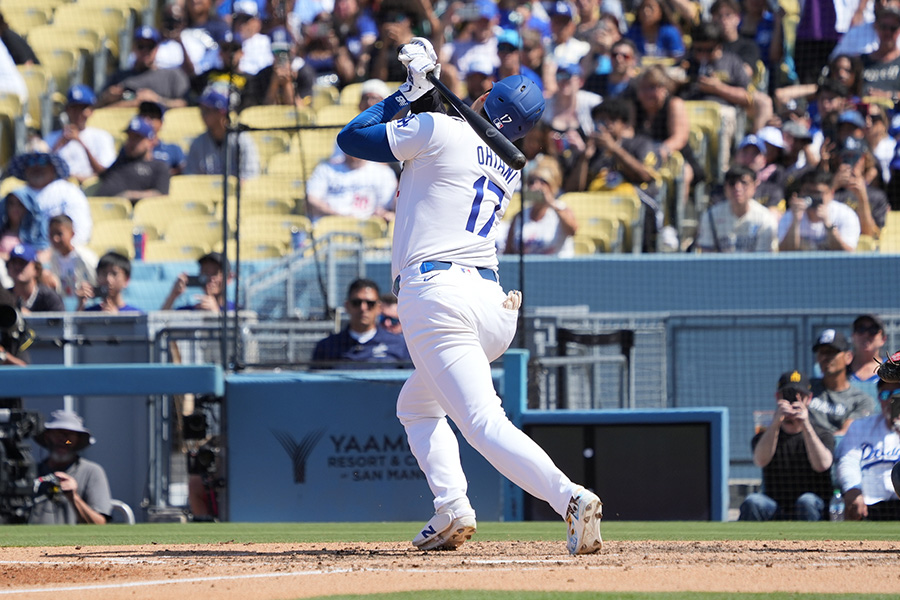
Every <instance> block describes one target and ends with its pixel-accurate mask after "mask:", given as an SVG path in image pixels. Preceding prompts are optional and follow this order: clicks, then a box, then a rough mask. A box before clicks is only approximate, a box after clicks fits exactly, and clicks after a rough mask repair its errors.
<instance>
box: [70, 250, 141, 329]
mask: <svg viewBox="0 0 900 600" xmlns="http://www.w3.org/2000/svg"><path fill="white" fill-rule="evenodd" d="M130 280H131V261H130V260H128V257H127V256H123V255H121V254H119V253H118V252H107V253H106V254H104V255H103V256H101V257H100V261H99V262H98V263H97V284H98V285H97V287H96V288H94V287H92V286H91V285H90V284H89V283H87V282H86V281H85V282H82V284H81V288H80V292H81V293H80V294H79V295H78V296H79V302H78V310H83V311H87V312H101V311H102V312H105V313H113V314H115V313H122V312H137V313H141V312H144V311H142V310H141V309H139V308H136V307H134V306H131V305H129V304H128V303H127V302H125V298H124V296H123V294H124V292H125V289H126V288H127V287H128V282H129V281H130ZM93 298H96V299H98V300H100V302H99V303H97V304H93V305H91V306H88V307H86V308H85V305H86V304H87V302H88V300H91V299H93Z"/></svg>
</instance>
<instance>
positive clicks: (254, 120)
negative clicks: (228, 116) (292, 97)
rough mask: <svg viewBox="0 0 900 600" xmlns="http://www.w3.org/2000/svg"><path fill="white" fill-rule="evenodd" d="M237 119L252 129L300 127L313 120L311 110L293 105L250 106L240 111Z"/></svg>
mask: <svg viewBox="0 0 900 600" xmlns="http://www.w3.org/2000/svg"><path fill="white" fill-rule="evenodd" d="M239 120H240V123H241V124H242V125H246V126H247V127H252V128H254V129H271V128H277V127H284V128H290V127H302V126H304V125H310V124H311V123H312V122H313V112H312V111H311V110H305V109H298V108H297V107H295V106H278V105H266V106H250V107H248V108H245V109H244V110H242V111H241V114H240V116H239Z"/></svg>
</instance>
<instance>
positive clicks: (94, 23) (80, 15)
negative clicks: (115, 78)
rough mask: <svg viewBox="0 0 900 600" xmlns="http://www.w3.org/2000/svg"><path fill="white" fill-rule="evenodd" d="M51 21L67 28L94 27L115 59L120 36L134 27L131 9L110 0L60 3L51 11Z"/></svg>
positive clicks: (117, 55) (117, 53)
mask: <svg viewBox="0 0 900 600" xmlns="http://www.w3.org/2000/svg"><path fill="white" fill-rule="evenodd" d="M53 23H54V24H56V25H62V26H64V27H67V28H72V27H78V28H87V29H94V30H95V31H97V32H98V33H100V34H101V35H102V36H103V37H104V38H105V40H104V43H105V45H106V47H107V48H108V49H109V50H110V52H111V53H112V55H113V57H115V58H116V59H118V57H119V38H120V36H121V35H122V34H123V32H130V31H132V30H133V29H134V17H133V15H132V14H131V10H130V9H129V8H126V7H122V6H114V5H113V4H112V3H111V2H110V3H106V4H103V5H89V4H88V5H85V4H82V3H81V2H73V3H71V4H62V5H60V6H58V7H57V8H56V11H55V12H54V13H53Z"/></svg>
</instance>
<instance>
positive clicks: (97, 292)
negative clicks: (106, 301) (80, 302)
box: [94, 285, 109, 298]
mask: <svg viewBox="0 0 900 600" xmlns="http://www.w3.org/2000/svg"><path fill="white" fill-rule="evenodd" d="M107 294H109V287H108V286H105V285H95V286H94V298H106V295H107Z"/></svg>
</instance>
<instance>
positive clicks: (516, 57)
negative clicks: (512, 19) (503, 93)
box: [493, 31, 544, 89]
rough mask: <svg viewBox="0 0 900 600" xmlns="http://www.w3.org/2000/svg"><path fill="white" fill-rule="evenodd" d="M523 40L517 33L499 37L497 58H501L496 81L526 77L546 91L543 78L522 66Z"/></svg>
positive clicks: (504, 33)
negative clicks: (519, 76)
mask: <svg viewBox="0 0 900 600" xmlns="http://www.w3.org/2000/svg"><path fill="white" fill-rule="evenodd" d="M521 45H522V38H521V37H519V34H518V33H517V32H515V31H504V32H503V33H501V34H500V35H499V36H498V37H497V56H499V57H500V66H499V67H497V70H496V72H495V73H493V75H494V80H495V81H500V80H501V79H503V78H505V77H509V76H511V75H524V76H525V77H527V78H528V79H530V80H532V81H533V82H535V83H536V84H537V85H538V87H539V88H540V89H544V83H543V81H542V80H541V76H540V75H538V74H537V73H535V72H534V71H533V70H531V69H530V68H529V67H527V66H525V65H523V64H522V54H521V51H520V50H519V47H520V46H521Z"/></svg>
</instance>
